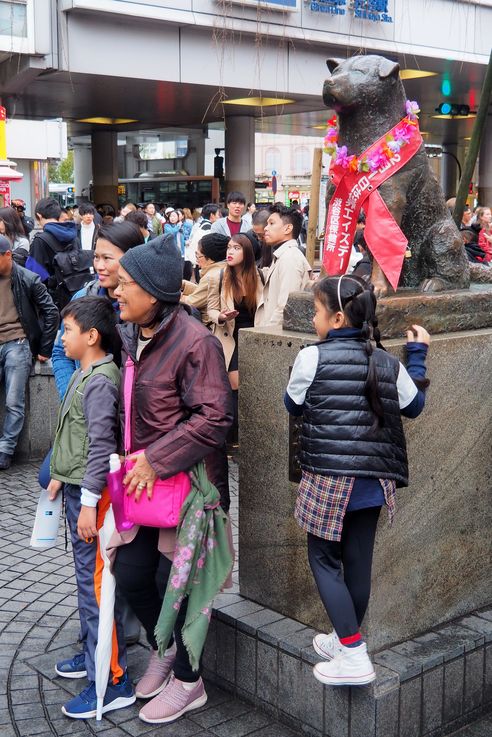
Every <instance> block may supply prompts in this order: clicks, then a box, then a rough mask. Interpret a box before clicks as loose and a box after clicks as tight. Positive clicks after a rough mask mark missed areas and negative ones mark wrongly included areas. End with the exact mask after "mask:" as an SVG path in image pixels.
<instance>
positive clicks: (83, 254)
mask: <svg viewBox="0 0 492 737" xmlns="http://www.w3.org/2000/svg"><path fill="white" fill-rule="evenodd" d="M36 237H37V238H41V240H42V241H44V243H46V245H47V246H49V248H50V249H51V250H52V251H53V252H54V254H55V255H54V257H53V271H54V274H53V276H50V278H49V279H48V283H47V287H48V292H49V293H50V295H51V297H52V298H53V302H54V303H55V304H56V306H57V307H58V309H60V310H62V309H63V308H64V307H65V305H67V304H68V303H69V302H70V300H71V299H72V297H73V295H74V294H75V293H76V292H78V291H79V289H82V287H85V285H86V284H87V283H88V282H89V281H90V280H91V279H92V278H93V271H92V262H93V259H94V254H93V252H92V251H83V250H82V248H81V245H80V241H79V239H78V238H74V239H73V241H72V242H71V243H70V244H69V245H68V246H67V247H66V248H64V249H63V250H61V247H60V243H59V241H58V240H57V239H56V238H55V236H53V235H52V234H51V233H47V232H46V231H45V230H43V231H42V232H41V233H38V235H37V236H36Z"/></svg>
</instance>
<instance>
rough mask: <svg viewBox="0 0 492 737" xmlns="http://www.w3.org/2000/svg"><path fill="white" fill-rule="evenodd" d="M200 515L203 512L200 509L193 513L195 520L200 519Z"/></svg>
mask: <svg viewBox="0 0 492 737" xmlns="http://www.w3.org/2000/svg"><path fill="white" fill-rule="evenodd" d="M202 514H203V511H202V510H201V509H197V510H196V512H195V517H196V519H200V517H201V516H202Z"/></svg>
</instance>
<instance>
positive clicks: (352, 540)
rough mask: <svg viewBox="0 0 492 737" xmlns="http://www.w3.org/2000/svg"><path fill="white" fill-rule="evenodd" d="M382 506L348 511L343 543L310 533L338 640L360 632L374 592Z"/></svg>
mask: <svg viewBox="0 0 492 737" xmlns="http://www.w3.org/2000/svg"><path fill="white" fill-rule="evenodd" d="M380 511H381V507H370V508H368V509H360V510H357V511H355V512H347V513H346V514H345V518H344V520H343V530H342V539H341V541H340V542H334V541H332V540H323V539H322V538H320V537H316V535H311V534H310V533H308V536H307V543H308V558H309V565H310V566H311V570H312V572H313V576H314V580H315V581H316V585H317V587H318V591H319V595H320V597H321V601H322V602H323V605H324V607H325V609H326V612H327V614H328V616H329V618H330V620H331V623H332V625H333V627H334V628H335V632H336V633H337V635H338V637H339V638H341V639H343V638H345V637H351V636H352V635H355V634H357V633H358V631H359V627H360V625H361V624H362V620H363V619H364V615H365V613H366V609H367V605H368V603H369V595H370V593H371V568H372V554H373V549H374V538H375V536H376V528H377V524H378V518H379V513H380Z"/></svg>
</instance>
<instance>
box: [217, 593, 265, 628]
mask: <svg viewBox="0 0 492 737" xmlns="http://www.w3.org/2000/svg"><path fill="white" fill-rule="evenodd" d="M261 609H264V607H263V606H262V605H261V604H257V603H256V602H255V601H250V600H249V599H243V600H242V601H238V602H237V603H236V604H231V605H230V606H226V607H224V609H220V610H219V611H217V618H218V619H222V621H224V622H229V623H231V624H235V622H236V619H240V618H241V617H246V616H247V615H248V614H253V612H259V611H260V610H261Z"/></svg>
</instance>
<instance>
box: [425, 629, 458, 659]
mask: <svg viewBox="0 0 492 737" xmlns="http://www.w3.org/2000/svg"><path fill="white" fill-rule="evenodd" d="M414 642H416V643H417V644H418V645H422V646H423V648H424V649H426V648H427V649H428V651H429V652H430V653H435V654H436V657H437V658H438V659H440V658H441V657H442V660H443V661H444V662H447V661H449V660H454V659H455V658H459V657H460V655H462V654H463V653H464V651H465V645H464V642H463V640H462V639H460V640H457V639H456V638H455V637H453V636H452V635H445V634H443V633H442V632H426V633H425V635H420V637H415V638H414Z"/></svg>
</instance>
